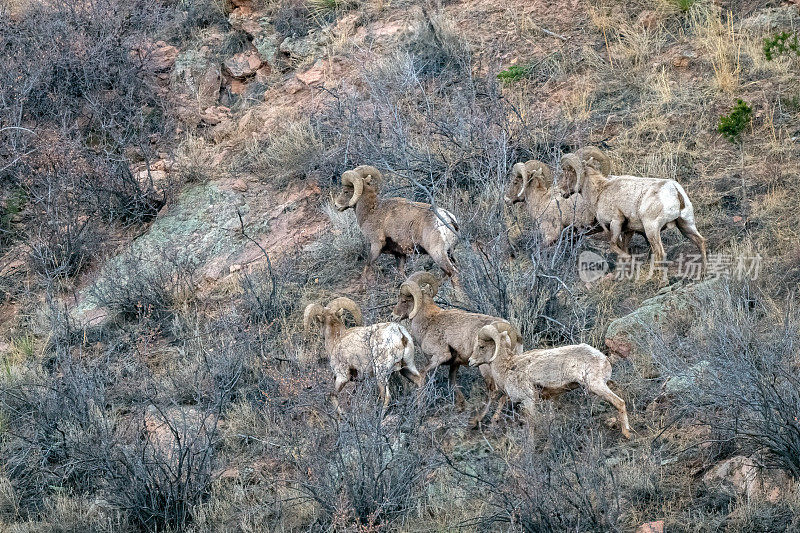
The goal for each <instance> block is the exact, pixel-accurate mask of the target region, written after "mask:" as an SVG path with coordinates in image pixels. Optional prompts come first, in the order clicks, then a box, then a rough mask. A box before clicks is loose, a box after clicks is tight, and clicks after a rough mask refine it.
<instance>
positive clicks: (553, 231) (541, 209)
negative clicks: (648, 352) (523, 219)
mask: <svg viewBox="0 0 800 533" xmlns="http://www.w3.org/2000/svg"><path fill="white" fill-rule="evenodd" d="M552 184H553V174H552V173H551V172H550V169H549V168H548V166H547V165H545V164H544V163H542V162H541V161H535V160H530V161H528V162H526V163H517V164H516V165H514V166H513V167H512V168H511V182H510V183H509V185H508V189H507V190H506V193H505V197H504V200H505V202H506V205H512V204H515V203H517V202H525V205H526V206H527V208H528V212H529V213H530V214H531V217H533V219H534V220H537V221H538V223H539V235H540V238H541V241H542V244H543V245H544V246H550V245H551V244H553V243H554V242H556V241H557V240H558V238H559V237H560V236H561V232H562V231H563V230H564V228H566V227H568V226H575V227H577V228H588V227H591V226H593V225H594V213H592V210H591V209H589V206H588V205H587V204H586V200H584V199H583V197H582V196H581V195H580V194H575V195H573V196H571V197H570V198H568V199H564V198H562V197H561V195H560V194H558V193H557V191H553V190H552V189H551V186H552Z"/></svg>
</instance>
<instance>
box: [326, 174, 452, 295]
mask: <svg viewBox="0 0 800 533" xmlns="http://www.w3.org/2000/svg"><path fill="white" fill-rule="evenodd" d="M381 178H382V176H381V173H380V171H379V170H378V169H377V168H375V167H372V166H369V165H362V166H359V167H356V168H354V169H352V170H348V171H346V172H345V173H344V174H342V190H341V191H340V192H339V195H338V196H337V197H336V198H335V200H334V203H335V205H336V208H337V209H338V210H339V211H344V210H346V209H350V208H353V209H355V213H356V220H357V221H358V226H359V227H360V228H361V232H362V233H363V234H364V237H365V238H366V239H367V241H368V242H369V250H370V251H369V258H368V259H367V264H366V265H365V266H364V276H365V277H366V276H367V274H368V273H369V271H370V269H371V268H372V267H373V266H374V263H375V261H376V260H377V259H378V257H379V256H380V254H382V253H388V254H392V255H394V256H395V257H396V258H397V265H398V269H399V270H400V273H401V274H403V275H405V273H404V270H405V260H406V258H407V257H408V256H409V255H411V254H414V253H426V254H428V255H429V256H431V258H432V259H433V260H434V261H435V262H436V264H438V265H439V267H440V268H441V269H442V270H443V271H444V273H445V274H446V275H447V276H450V277H453V280H454V281H456V278H455V276H456V267H455V265H454V264H453V257H452V252H453V247H454V246H455V244H456V241H457V240H458V233H457V232H458V221H457V220H456V217H455V216H454V215H453V214H452V213H450V212H449V211H447V210H445V209H442V208H437V209H436V211H435V212H434V209H433V207H432V206H431V205H430V204H425V203H421V202H412V201H411V200H408V199H406V198H379V197H378V189H377V185H378V182H379V181H380V180H381ZM437 213H438V214H437Z"/></svg>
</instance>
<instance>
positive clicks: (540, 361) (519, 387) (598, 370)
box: [469, 327, 631, 438]
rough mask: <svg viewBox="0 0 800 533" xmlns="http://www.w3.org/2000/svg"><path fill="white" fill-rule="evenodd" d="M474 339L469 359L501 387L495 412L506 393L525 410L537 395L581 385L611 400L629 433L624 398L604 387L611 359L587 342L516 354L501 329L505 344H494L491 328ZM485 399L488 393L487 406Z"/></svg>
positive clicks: (548, 395) (551, 394)
mask: <svg viewBox="0 0 800 533" xmlns="http://www.w3.org/2000/svg"><path fill="white" fill-rule="evenodd" d="M489 328H490V327H489ZM478 339H479V342H478V344H477V345H476V346H475V350H474V351H473V353H472V357H470V359H469V364H470V366H477V367H479V368H485V367H488V368H489V369H490V370H491V375H492V379H493V381H494V384H495V387H496V391H498V392H500V393H505V395H504V396H501V399H500V405H499V406H498V408H497V413H496V414H495V417H497V416H498V415H499V414H500V412H501V410H502V408H503V406H504V405H505V402H506V400H508V399H510V400H511V401H512V402H519V403H521V404H522V406H523V408H524V409H526V410H528V411H530V410H531V408H532V407H533V405H534V403H535V402H536V401H538V400H539V399H540V398H545V399H546V398H553V397H555V396H558V395H559V394H561V393H563V392H566V391H569V390H572V389H574V388H577V387H583V388H584V389H585V390H586V391H588V392H590V393H592V394H595V395H597V396H599V397H601V398H603V399H604V400H605V401H607V402H608V403H610V404H611V405H613V406H614V408H615V409H616V410H617V412H618V413H619V424H620V429H621V430H622V435H623V436H624V437H625V438H630V436H631V427H630V424H629V422H628V411H627V408H626V407H625V401H624V400H623V399H622V398H620V397H619V396H617V395H616V394H615V393H614V392H613V391H612V390H611V389H610V388H609V387H608V381H609V380H610V379H611V363H610V362H609V360H608V358H607V357H606V356H605V355H603V353H602V352H600V351H599V350H597V349H595V348H592V347H591V346H589V345H588V344H576V345H571V346H562V347H560V348H547V349H543V350H530V351H527V352H524V353H522V354H518V353H514V352H513V350H512V349H511V345H512V341H511V338H510V337H509V336H508V334H506V333H505V332H503V333H502V338H501V340H500V342H501V343H503V344H504V346H505V348H504V349H500V350H498V349H497V339H496V336H495V335H494V331H493V330H491V329H485V330H481V331H480V332H479V333H478ZM490 402H491V399H490V401H489V402H487V406H488V405H489V403H490ZM487 411H488V408H487V409H485V410H484V411H483V413H481V414H480V415H479V418H480V419H482V418H483V417H484V416H485V415H486V412H487Z"/></svg>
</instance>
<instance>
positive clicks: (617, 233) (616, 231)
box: [609, 218, 628, 257]
mask: <svg viewBox="0 0 800 533" xmlns="http://www.w3.org/2000/svg"><path fill="white" fill-rule="evenodd" d="M609 228H610V231H611V238H610V239H609V245H610V247H611V251H612V252H614V253H616V254H617V255H618V256H620V257H627V256H628V249H627V246H625V245H624V244H622V245H621V237H622V219H621V218H615V219H614V220H612V221H611V224H610V225H609ZM623 238H624V237H623Z"/></svg>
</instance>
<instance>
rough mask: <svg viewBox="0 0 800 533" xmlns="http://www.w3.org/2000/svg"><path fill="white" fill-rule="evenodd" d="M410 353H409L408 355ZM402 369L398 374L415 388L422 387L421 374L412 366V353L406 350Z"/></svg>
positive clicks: (415, 366)
mask: <svg viewBox="0 0 800 533" xmlns="http://www.w3.org/2000/svg"><path fill="white" fill-rule="evenodd" d="M409 352H410V353H409ZM402 364H403V367H402V368H401V369H400V373H401V374H402V375H403V376H405V377H406V379H408V380H409V381H411V382H412V383H414V384H415V385H416V386H417V387H421V386H422V374H420V373H419V370H417V365H415V364H414V351H413V350H407V351H406V353H405V354H404V355H403V363H402Z"/></svg>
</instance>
